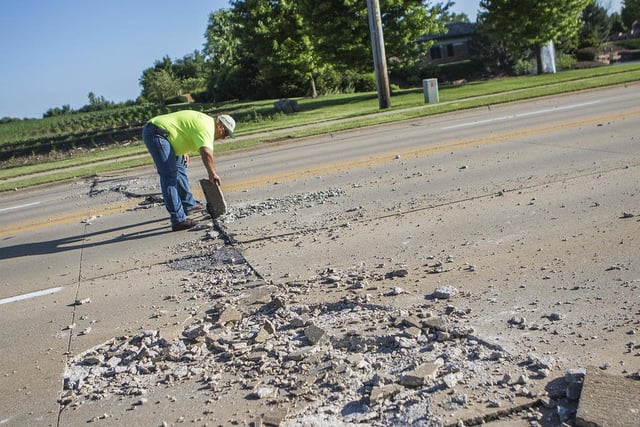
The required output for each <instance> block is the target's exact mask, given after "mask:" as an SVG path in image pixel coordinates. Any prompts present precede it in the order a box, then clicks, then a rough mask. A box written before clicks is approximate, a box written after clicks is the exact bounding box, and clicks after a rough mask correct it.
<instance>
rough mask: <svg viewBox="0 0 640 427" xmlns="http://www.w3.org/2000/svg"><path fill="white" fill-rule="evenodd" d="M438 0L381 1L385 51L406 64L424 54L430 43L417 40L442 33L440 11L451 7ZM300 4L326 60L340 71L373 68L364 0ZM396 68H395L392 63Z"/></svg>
mask: <svg viewBox="0 0 640 427" xmlns="http://www.w3.org/2000/svg"><path fill="white" fill-rule="evenodd" d="M450 4H451V2H447V3H446V4H444V5H443V4H441V3H437V4H436V5H435V6H433V7H431V8H428V7H427V6H426V5H425V2H424V1H422V0H381V1H380V12H381V15H382V26H383V33H384V42H385V52H386V54H387V57H388V58H395V59H396V60H397V61H394V63H395V64H399V66H401V67H408V66H411V65H413V64H414V63H415V62H417V61H419V60H421V59H422V57H423V56H424V55H425V54H426V52H427V50H428V48H429V47H430V46H429V45H428V44H425V43H417V42H416V41H417V40H418V39H419V38H420V37H421V36H423V35H425V34H435V33H439V32H442V31H443V29H444V24H443V23H441V22H439V20H438V16H439V15H440V14H441V12H442V11H443V10H447V9H448V8H449V7H450ZM300 5H301V6H300V8H301V11H302V13H303V15H304V17H305V20H306V21H307V23H308V26H309V29H310V31H311V33H312V34H313V40H314V41H315V43H316V49H317V51H318V53H319V54H320V56H321V57H322V60H323V62H325V63H330V64H332V65H333V66H335V67H336V69H337V70H338V71H341V72H342V71H346V70H350V71H355V72H361V73H362V72H368V71H370V70H371V69H372V52H371V39H370V33H369V26H368V17H367V6H366V2H365V1H362V0H325V1H321V2H318V1H314V0H301V1H300ZM391 68H393V67H391Z"/></svg>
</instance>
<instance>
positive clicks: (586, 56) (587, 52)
mask: <svg viewBox="0 0 640 427" xmlns="http://www.w3.org/2000/svg"><path fill="white" fill-rule="evenodd" d="M597 57H598V50H597V49H596V48H595V47H585V48H582V49H578V51H577V52H576V59H577V60H578V61H595V60H596V58H597Z"/></svg>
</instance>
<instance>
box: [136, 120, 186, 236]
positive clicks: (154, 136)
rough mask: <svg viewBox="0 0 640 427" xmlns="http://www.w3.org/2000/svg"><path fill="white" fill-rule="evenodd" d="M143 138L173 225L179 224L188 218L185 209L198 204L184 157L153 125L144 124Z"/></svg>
mask: <svg viewBox="0 0 640 427" xmlns="http://www.w3.org/2000/svg"><path fill="white" fill-rule="evenodd" d="M142 140H143V141H144V145H146V146H147V150H149V154H151V157H152V158H153V162H154V163H155V164H156V170H157V171H158V175H160V187H161V188H162V198H163V200H164V206H165V207H166V208H167V211H168V212H169V216H170V217H171V225H176V224H179V223H181V222H183V221H184V220H185V219H187V215H186V213H185V211H186V210H187V209H190V208H192V207H193V206H195V205H196V204H197V202H196V200H195V199H194V198H193V194H191V190H190V189H189V177H188V176H187V168H186V167H185V164H184V159H183V157H182V156H176V153H175V151H174V150H173V147H172V146H171V144H170V143H169V141H168V140H167V139H166V138H165V137H164V136H163V135H161V134H160V133H159V132H158V131H157V128H155V127H154V126H152V125H149V124H146V125H145V126H144V128H143V129H142Z"/></svg>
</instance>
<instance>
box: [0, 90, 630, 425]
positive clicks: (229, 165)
mask: <svg viewBox="0 0 640 427" xmlns="http://www.w3.org/2000/svg"><path fill="white" fill-rule="evenodd" d="M638 88H639V86H638V85H626V86H620V87H614V88H608V89H603V90H594V91H586V92H583V93H574V94H571V95H567V96H560V97H550V98H544V99H539V100H532V101H526V102H518V103H513V104H506V105H500V106H493V107H491V108H482V109H475V110H470V111H464V112H459V113H454V114H445V115H439V116H434V117H428V118H422V119H418V120H411V121H406V122H398V123H394V124H386V125H382V126H375V127H369V128H365V129H359V130H353V131H347V132H340V133H335V134H331V135H324V136H320V137H314V138H310V139H305V140H299V141H291V142H283V143H280V144H274V145H269V146H264V147H260V148H257V149H254V150H249V151H244V152H236V153H229V154H224V155H221V156H219V157H218V158H217V159H216V164H217V167H218V170H219V173H220V175H221V177H222V178H223V183H224V185H223V189H224V191H225V195H226V199H227V203H228V204H229V205H230V206H231V210H230V214H229V215H228V216H227V217H225V218H224V219H223V221H222V222H221V227H222V231H223V232H224V233H225V234H226V235H227V237H229V238H230V240H231V241H232V242H234V246H233V247H234V250H237V251H238V256H240V257H244V259H246V262H247V265H248V267H250V269H251V271H252V272H253V273H252V277H253V279H254V280H256V281H257V282H258V283H262V284H263V285H264V286H265V289H266V288H267V287H270V286H276V287H277V288H278V289H279V291H280V292H284V293H285V294H287V292H292V291H291V289H294V288H295V289H298V287H300V286H301V285H300V284H301V283H306V284H307V285H308V284H309V283H312V284H315V285H316V286H308V287H307V288H306V290H305V292H304V297H300V294H299V289H298V290H297V291H296V292H294V293H293V294H291V293H289V294H288V297H289V298H290V300H291V301H296V302H297V303H300V299H302V300H303V301H304V303H305V304H307V305H309V306H313V307H326V305H327V304H332V303H337V302H338V301H343V300H344V299H345V298H347V297H348V298H356V297H357V298H364V299H365V300H366V301H367V304H373V305H375V304H379V305H380V306H383V307H386V308H389V309H390V310H391V309H397V310H407V311H409V312H412V311H413V310H418V311H420V310H429V311H434V312H436V313H437V312H438V310H439V309H442V310H444V311H446V310H449V312H451V310H452V309H447V308H446V306H439V305H438V304H437V300H436V302H435V303H433V302H431V299H430V298H429V295H431V294H432V292H433V291H434V289H435V288H436V287H438V286H450V287H453V288H454V289H455V290H457V291H458V293H457V297H456V299H455V300H453V302H451V304H453V305H455V307H456V308H461V310H462V311H464V313H466V315H465V317H464V322H466V323H467V324H469V325H471V327H472V328H473V329H474V331H475V332H474V337H475V338H476V339H477V340H479V341H481V342H485V343H489V344H487V345H489V346H495V348H499V349H500V351H503V352H505V354H507V353H508V354H509V355H511V356H510V357H511V358H513V359H514V360H517V359H518V358H526V356H527V354H531V353H536V354H541V355H547V356H550V357H552V358H553V360H554V363H553V366H552V367H551V368H550V369H551V370H552V371H553V372H555V373H556V374H558V375H559V376H562V375H563V373H564V370H565V369H570V368H578V367H580V368H582V367H587V366H597V367H599V368H601V369H604V370H607V371H608V372H610V373H613V374H617V375H633V374H634V373H636V372H638V371H639V370H640V360H639V356H638V354H639V351H638V348H640V347H639V346H640V341H638V339H637V338H635V337H637V335H636V333H637V331H638V329H639V328H640V326H639V318H638V316H639V313H640V301H639V300H638V298H639V297H638V295H640V293H639V292H638V287H639V286H640V274H639V273H640V266H639V259H638V258H639V256H640V252H639V251H638V240H637V239H638V235H639V234H638V231H639V228H640V222H639V221H638V219H639V218H640V206H639V201H638V197H639V196H638V191H639V190H640V189H639V188H638V182H639V179H638V178H639V177H640V170H639V166H640V144H639V141H638V132H637V130H638V129H639V128H640V101H639V100H638V98H637V96H636V93H637V91H638ZM190 175H191V177H192V185H194V191H196V193H198V192H199V191H198V189H197V188H195V185H197V182H198V179H199V178H200V177H203V176H205V173H204V169H203V168H202V167H201V166H200V165H199V164H197V159H196V160H195V161H194V162H192V166H191V170H190ZM158 193H159V189H158V183H157V178H156V176H155V174H154V172H153V171H152V170H148V169H140V170H135V171H130V172H129V173H125V174H114V175H111V176H100V177H93V178H88V179H79V180H77V181H76V182H73V183H67V184H61V185H55V186H51V187H45V188H39V189H33V190H28V191H20V192H15V193H6V194H2V195H0V254H1V255H0V271H1V272H2V274H1V277H0V321H1V322H2V325H3V328H2V332H1V333H0V342H1V345H2V356H1V358H0V373H2V375H3V380H2V385H1V386H0V387H1V389H0V391H1V392H2V396H3V398H2V399H1V402H0V424H3V425H80V424H84V423H86V422H88V421H100V420H104V419H107V421H105V422H106V423H108V424H114V423H115V424H118V423H125V422H126V423H131V424H136V423H140V424H143V425H159V424H161V423H162V422H163V421H164V422H167V423H168V424H172V423H174V422H180V421H185V420H186V421H194V422H195V421H197V422H200V423H201V424H204V423H206V422H207V420H209V422H210V423H214V421H213V420H217V421H215V423H219V424H221V425H227V424H232V423H234V422H239V423H240V424H244V423H248V422H251V421H252V420H254V419H255V417H256V416H258V415H259V413H260V408H261V407H262V406H264V405H266V403H264V401H263V400H261V399H257V402H255V400H256V399H252V400H249V401H248V402H244V403H238V402H237V400H236V401H234V400H233V399H232V397H234V398H236V399H238V396H241V397H240V400H243V397H246V393H240V392H239V388H240V389H241V387H239V386H236V387H235V388H234V387H230V388H229V389H227V390H225V389H224V387H223V388H222V391H220V390H219V393H220V395H218V396H217V397H216V399H220V402H221V405H215V408H212V407H211V406H210V405H209V406H207V405H204V404H202V401H203V399H199V398H195V400H194V397H193V396H191V397H189V398H188V397H185V398H184V399H183V400H180V399H179V398H178V399H169V403H167V402H164V399H166V398H167V396H169V395H172V396H178V395H180V393H181V392H180V391H178V390H181V389H180V387H182V386H181V385H179V384H180V382H179V381H177V383H178V384H177V385H169V386H167V385H166V384H164V385H163V387H165V388H163V389H162V390H158V389H154V388H153V387H151V388H150V389H149V390H148V391H145V393H149V396H150V397H149V402H154V403H149V404H143V403H144V402H146V400H145V401H144V402H143V403H139V402H138V403H132V401H131V400H126V398H125V399H124V400H123V399H122V398H120V399H118V398H115V397H111V398H105V399H104V400H99V401H98V402H97V403H96V402H93V401H92V400H91V399H88V398H87V397H86V396H84V397H82V396H74V398H78V399H80V400H79V401H78V400H74V401H71V399H70V398H69V399H68V400H66V401H65V400H64V397H65V396H67V397H68V396H69V394H70V393H69V391H68V390H65V389H64V388H63V382H64V381H65V380H64V378H67V381H68V375H69V374H68V373H69V366H71V365H73V364H74V363H77V360H76V359H74V357H78V355H82V354H83V352H86V351H87V350H89V349H91V348H93V347H95V346H98V347H100V346H102V345H104V343H106V342H109V340H111V339H114V338H117V337H122V336H133V335H135V334H136V333H139V331H143V330H160V331H163V334H165V335H167V336H169V337H173V338H174V339H177V337H179V335H180V331H182V329H183V328H184V327H185V325H186V324H188V323H189V322H191V321H193V319H194V318H198V316H199V315H202V316H206V315H205V314H203V313H205V312H206V310H207V309H211V306H212V305H213V302H210V301H207V300H206V298H205V296H206V295H207V294H211V292H210V291H208V293H207V292H199V293H198V292H196V291H193V289H192V288H188V286H187V289H192V290H191V291H189V290H185V284H193V283H195V282H198V281H199V280H202V277H201V276H200V275H199V274H197V272H194V271H191V273H189V272H186V271H185V269H180V268H168V267H167V263H170V262H171V261H174V260H179V259H184V258H185V257H186V258H189V257H193V256H195V255H198V254H203V253H209V252H210V251H214V252H215V251H216V250H218V251H219V250H222V249H223V248H225V247H228V245H227V246H225V240H224V239H222V238H221V237H220V236H219V235H218V234H217V231H215V230H212V229H210V228H203V229H200V230H196V231H192V232H183V233H171V232H170V227H169V224H168V221H167V218H166V214H165V212H164V209H163V208H162V207H161V206H159V205H157V204H155V205H154V204H153V203H148V202H149V201H151V202H152V201H153V197H154V196H157V195H158ZM204 224H205V225H206V224H207V222H206V221H205V222H204ZM234 262H235V261H231V262H230V263H231V264H232V265H233V264H234ZM186 270H188V269H186ZM354 271H356V272H358V273H357V274H359V275H363V276H364V277H368V278H369V279H368V281H367V284H365V285H362V286H358V287H356V288H357V289H356V290H354V289H346V288H344V287H341V286H339V285H335V286H330V287H327V286H326V284H325V282H322V284H320V282H317V281H316V280H317V278H318V277H319V276H322V275H323V274H324V275H325V276H323V277H325V278H326V274H328V273H327V272H329V274H330V275H331V274H333V275H334V276H340V275H343V276H345V275H346V276H349V274H351V275H354V274H355V273H354ZM400 272H401V273H400ZM332 277H333V276H332ZM334 279H335V277H334V278H333V279H332V280H334ZM207 280H208V281H209V282H211V280H212V279H211V278H209V279H207ZM329 281H330V280H329ZM234 283H237V284H238V283H239V284H238V285H237V286H238V287H242V285H241V283H242V281H236V282H234ZM336 283H341V282H340V281H339V280H338V281H337V282H336ZM258 287H259V286H258ZM234 289H235V288H234ZM269 289H271V288H269ZM287 290H289V291H287ZM189 292H195V293H196V294H197V295H195V294H194V295H191V298H190V297H189V295H188V294H189ZM209 298H213V297H211V296H210V295H209ZM215 298H223V297H222V296H221V295H217V296H216V297H215ZM194 301H199V302H198V303H196V302H194ZM231 302H233V301H231V300H230V301H227V302H226V303H227V304H229V303H231ZM312 312H313V310H312ZM474 342H476V341H474ZM492 348H494V347H492ZM501 360H502V359H501ZM547 375H549V374H548V373H546V375H544V376H543V377H544V378H540V380H541V381H542V382H544V381H545V380H546V381H548V380H549V379H550V378H552V376H553V375H551V377H548V376H547ZM263 380H264V379H263ZM265 382H266V381H265ZM541 384H542V383H541ZM244 386H246V384H244ZM529 386H530V387H532V388H533V387H534V385H533V384H530V385H529ZM185 387H186V386H185ZM540 387H544V385H540ZM192 392H193V391H192ZM184 393H186V394H185V396H186V395H188V393H187V392H184ZM237 393H239V394H237ZM465 393H468V395H467V394H465V398H464V400H465V402H466V401H467V400H466V399H468V400H469V401H470V403H467V404H464V405H463V404H457V405H458V406H456V407H455V408H452V407H451V403H449V406H447V409H446V411H445V413H446V414H445V415H442V414H441V413H439V414H438V416H444V417H445V418H446V419H449V420H451V419H452V418H453V419H456V417H458V418H460V419H464V417H467V416H470V415H469V413H468V412H469V411H472V412H473V411H476V412H477V411H479V409H478V408H480V407H481V408H482V409H483V410H485V411H486V410H487V406H491V405H487V404H486V402H484V403H479V402H483V401H482V399H481V398H480V396H478V395H475V394H473V393H471V392H465ZM151 396H154V397H151ZM61 398H62V400H61V401H63V403H64V406H62V407H61V406H60V405H59V403H58V400H59V399H61ZM82 399H86V400H82ZM133 399H140V398H139V397H138V396H136V397H134V398H133ZM154 399H155V400H154ZM225 399H231V400H230V401H228V402H227V401H226V400H225ZM493 399H495V398H493ZM276 400H277V399H276ZM458 400H462V398H460V399H458ZM161 402H162V403H163V404H161ZM194 402H200V403H194ZM278 402H280V404H282V402H281V401H278ZM474 402H475V404H474ZM491 402H493V401H491ZM225 403H228V404H229V405H231V406H234V405H237V407H234V408H233V409H229V407H228V406H225ZM271 403H273V402H271ZM201 405H204V406H201ZM243 405H247V406H246V407H245V406H243ZM252 405H253V406H252ZM261 405H262V406H261ZM443 405H444V404H443ZM292 406H293V407H297V406H296V405H292ZM444 406H446V405H444ZM444 406H443V407H444ZM454 406H455V405H454ZM204 407H206V409H204ZM132 408H134V409H135V410H132ZM312 410H317V409H309V411H312ZM447 411H448V412H447ZM465 411H466V412H465ZM292 412H295V411H293V410H292V409H290V410H289V416H291V413H292ZM318 412H319V413H322V411H318ZM334 412H335V411H334ZM334 412H331V414H332V416H335V414H334ZM435 412H436V411H435V409H434V414H435ZM307 415H308V414H307ZM434 416H435V415H434ZM252 417H253V418H252ZM447 417H449V418H447ZM109 418H112V419H111V421H109ZM359 422H362V420H360V421H359ZM216 425H217V424H216Z"/></svg>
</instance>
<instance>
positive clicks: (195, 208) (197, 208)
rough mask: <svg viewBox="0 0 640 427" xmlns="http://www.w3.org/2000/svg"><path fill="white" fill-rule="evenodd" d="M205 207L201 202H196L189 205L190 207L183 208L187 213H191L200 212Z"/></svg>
mask: <svg viewBox="0 0 640 427" xmlns="http://www.w3.org/2000/svg"><path fill="white" fill-rule="evenodd" d="M204 209H205V207H204V205H203V204H202V203H196V204H195V205H193V206H191V207H190V208H187V209H185V213H186V214H187V215H191V214H194V213H196V212H202V211H203V210H204Z"/></svg>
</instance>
